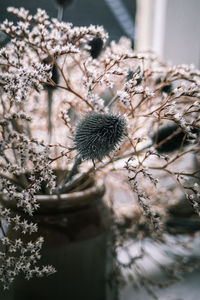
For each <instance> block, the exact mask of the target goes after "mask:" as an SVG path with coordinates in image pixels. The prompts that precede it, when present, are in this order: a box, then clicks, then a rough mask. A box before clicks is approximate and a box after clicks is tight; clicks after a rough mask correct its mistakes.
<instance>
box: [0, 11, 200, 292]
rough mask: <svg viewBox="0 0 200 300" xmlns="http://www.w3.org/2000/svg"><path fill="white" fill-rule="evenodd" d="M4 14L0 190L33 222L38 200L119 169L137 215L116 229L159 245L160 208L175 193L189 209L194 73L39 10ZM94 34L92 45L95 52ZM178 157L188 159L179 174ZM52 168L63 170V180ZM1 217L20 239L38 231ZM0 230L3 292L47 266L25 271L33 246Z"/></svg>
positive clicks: (195, 121)
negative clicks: (18, 277) (11, 16)
mask: <svg viewBox="0 0 200 300" xmlns="http://www.w3.org/2000/svg"><path fill="white" fill-rule="evenodd" d="M8 10H9V12H11V13H13V14H14V15H16V16H17V17H18V18H19V22H17V24H16V25H14V24H13V23H12V22H8V21H7V20H6V21H5V22H4V23H3V24H1V25H0V30H1V31H3V32H4V33H6V34H7V35H8V36H10V38H11V40H10V42H9V43H8V44H7V45H6V46H5V47H4V48H2V49H1V50H0V71H1V72H0V101H1V105H0V115H1V119H0V137H1V140H0V190H1V193H2V195H3V196H4V197H5V196H6V197H7V198H8V199H15V200H16V202H17V206H18V207H19V208H21V209H23V210H24V212H26V213H28V214H29V215H32V214H33V213H34V211H35V210H36V209H37V208H38V203H37V200H36V195H37V194H41V193H45V194H51V193H53V194H59V193H61V192H62V193H64V192H65V191H66V189H67V188H69V187H70V186H72V185H73V186H74V184H76V186H78V185H79V180H80V178H82V177H83V176H86V177H87V176H97V177H98V176H105V174H110V173H111V172H116V170H123V172H124V171H125V172H126V173H127V175H128V176H127V183H128V184H129V188H130V189H131V190H132V192H133V195H134V196H133V197H135V198H136V199H137V201H138V205H139V208H140V209H139V210H138V208H137V209H134V213H133V215H132V217H131V218H129V219H127V218H124V219H123V222H124V223H123V228H125V229H124V230H125V232H126V233H127V232H132V233H133V234H134V235H135V237H136V238H137V237H138V236H140V238H141V236H142V238H143V237H144V236H150V237H152V238H154V239H157V240H160V241H164V239H163V233H164V231H165V227H164V226H163V224H164V223H163V220H164V218H165V216H166V212H167V207H168V206H169V204H170V203H173V202H175V201H177V200H178V199H180V197H181V196H183V195H185V196H186V198H187V200H188V201H189V203H190V204H191V206H192V207H193V208H194V210H195V212H196V213H197V214H199V195H200V186H199V179H200V175H199V173H200V168H199V154H200V150H199V129H200V118H199V111H200V101H199V98H200V92H199V87H200V71H198V70H196V69H195V68H194V66H188V65H177V66H171V65H168V64H165V63H163V62H162V61H160V60H159V59H158V58H157V57H156V56H155V55H154V54H153V53H151V52H146V53H137V52H135V51H133V50H132V48H131V42H130V41H129V40H127V39H125V38H121V39H120V41H119V42H118V43H116V42H114V41H112V42H111V43H110V44H109V45H107V46H106V40H107V38H108V35H107V33H105V31H104V29H103V28H102V27H100V26H93V25H91V26H89V27H73V26H72V24H70V23H64V22H59V21H58V20H57V19H52V20H50V19H49V17H48V15H47V14H46V12H45V11H43V10H41V9H38V11H37V13H36V14H35V15H34V16H31V15H30V14H29V12H28V11H26V10H25V9H23V8H20V9H16V8H9V9H8ZM94 39H98V41H101V42H100V43H99V44H100V47H101V49H98V51H97V52H98V55H95V56H94V55H92V53H93V51H91V47H92V45H93V43H92V42H91V41H93V40H94ZM95 51H96V50H95ZM95 53H96V52H95ZM119 147H120V148H119ZM188 156H190V157H193V161H194V162H195V163H194V165H193V166H191V168H188V169H185V167H184V166H185V165H184V162H185V161H187V160H188ZM55 170H63V171H64V172H65V178H64V179H63V180H62V181H59V180H58V179H57V178H56V173H55ZM133 205H134V204H133ZM134 207H135V206H134ZM0 218H1V219H2V220H3V219H4V220H6V222H7V223H8V224H9V225H11V226H13V228H14V229H15V230H22V233H26V232H30V233H32V232H34V231H36V230H37V228H36V226H35V224H29V223H27V221H25V220H21V219H20V216H18V215H16V216H14V217H13V216H11V212H10V210H9V209H7V208H3V207H1V209H0ZM120 218H122V216H120V217H119V218H118V220H117V222H116V224H118V225H119V219H120ZM127 220H128V223H126V222H125V221H127ZM146 222H147V223H146ZM141 224H143V225H144V224H146V225H145V226H143V227H142V226H139V225H141ZM0 225H1V231H2V236H3V238H2V239H1V244H2V247H3V248H2V249H3V250H1V252H0V257H1V267H0V275H1V278H0V280H1V281H2V283H3V286H4V288H8V287H9V285H10V283H11V282H12V281H13V279H14V277H15V276H16V275H18V274H19V272H24V273H25V276H26V277H27V278H30V277H31V276H32V275H34V274H36V275H38V276H41V275H42V274H46V273H52V272H53V271H54V270H53V268H52V267H44V268H43V269H38V268H37V267H35V264H36V262H37V260H38V259H39V249H40V247H41V243H42V241H41V240H37V241H36V242H35V243H34V242H30V243H29V244H28V245H23V243H22V241H21V240H17V241H12V240H9V239H8V237H7V236H6V231H5V230H4V226H3V222H2V221H1V223H0ZM141 228H142V229H141ZM125 236H126V235H125ZM128 236H130V235H129V234H128ZM13 252H19V255H18V256H13V254H12V253H13ZM30 260H31V261H30ZM32 265H33V266H32Z"/></svg>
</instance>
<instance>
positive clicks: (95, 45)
mask: <svg viewBox="0 0 200 300" xmlns="http://www.w3.org/2000/svg"><path fill="white" fill-rule="evenodd" d="M88 45H89V46H90V47H91V49H90V50H89V53H90V55H91V56H92V58H97V57H98V56H99V55H100V53H101V50H102V48H103V41H102V39H101V38H99V37H96V38H94V39H93V40H91V41H89V42H88Z"/></svg>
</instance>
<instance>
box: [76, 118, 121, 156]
mask: <svg viewBox="0 0 200 300" xmlns="http://www.w3.org/2000/svg"><path fill="white" fill-rule="evenodd" d="M126 129H127V124H126V120H125V118H124V117H123V116H120V115H114V114H100V113H97V112H93V113H90V114H87V115H86V116H85V117H84V118H83V120H82V121H80V122H79V124H78V125H77V127H76V129H75V136H74V144H75V149H76V150H77V151H78V152H79V155H80V156H81V157H82V159H92V160H93V161H94V160H95V159H97V160H99V161H101V160H102V158H103V157H105V156H108V155H109V154H110V153H111V152H112V151H114V150H116V149H117V147H118V146H119V144H120V143H121V142H122V140H123V138H124V136H125V134H126Z"/></svg>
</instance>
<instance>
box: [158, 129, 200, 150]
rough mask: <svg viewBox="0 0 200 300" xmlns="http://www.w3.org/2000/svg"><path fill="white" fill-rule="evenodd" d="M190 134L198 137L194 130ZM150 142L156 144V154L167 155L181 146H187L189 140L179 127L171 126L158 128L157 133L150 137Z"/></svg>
mask: <svg viewBox="0 0 200 300" xmlns="http://www.w3.org/2000/svg"><path fill="white" fill-rule="evenodd" d="M191 132H192V133H194V134H196V135H197V136H198V135H199V131H198V130H197V129H195V128H193V129H192V130H191ZM152 141H153V143H154V144H156V150H157V151H158V153H169V152H173V151H175V150H178V149H179V148H180V147H181V146H186V145H188V144H189V142H190V139H189V137H188V135H187V134H186V133H185V132H184V131H183V129H182V128H181V127H179V126H178V125H177V124H171V125H166V126H164V127H161V128H159V130H158V132H156V133H154V135H153V136H152ZM157 145H158V146H157Z"/></svg>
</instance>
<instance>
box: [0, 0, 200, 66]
mask: <svg viewBox="0 0 200 300" xmlns="http://www.w3.org/2000/svg"><path fill="white" fill-rule="evenodd" d="M58 2H60V3H63V2H65V9H64V14H63V20H64V21H67V22H72V23H73V24H74V25H78V26H82V25H83V26H84V25H86V26H87V25H90V24H95V25H103V26H104V27H105V29H106V31H107V32H108V33H109V37H110V39H109V40H118V39H119V38H120V37H121V36H127V37H129V38H130V39H131V40H132V41H133V46H134V48H135V49H136V50H139V51H140V50H150V49H151V50H153V51H155V52H156V53H157V54H158V55H159V56H160V57H161V58H163V59H164V60H165V61H169V62H172V63H174V64H179V63H186V64H194V65H195V66H196V67H198V68H199V67H200V35H199V29H200V18H199V11H200V1H199V0H190V1H188V0H96V1H95V0H65V1H64V0H35V1H26V0H0V4H1V6H0V7H1V10H0V22H2V21H3V20H4V19H5V18H8V19H9V20H14V18H13V16H11V15H9V14H8V13H7V11H6V7H8V6H15V7H21V6H22V7H24V8H26V9H28V10H30V12H31V13H32V14H34V13H35V12H36V8H37V7H40V8H42V9H45V10H46V11H47V13H48V14H49V15H50V17H57V7H58V5H57V3H58Z"/></svg>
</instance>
